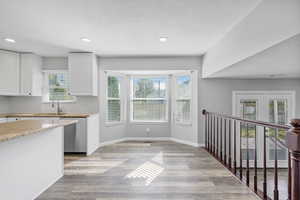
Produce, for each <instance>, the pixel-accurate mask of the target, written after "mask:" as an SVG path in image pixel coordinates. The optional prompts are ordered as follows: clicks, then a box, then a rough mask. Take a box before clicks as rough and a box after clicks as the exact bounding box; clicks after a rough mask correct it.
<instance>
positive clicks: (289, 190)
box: [288, 152, 292, 200]
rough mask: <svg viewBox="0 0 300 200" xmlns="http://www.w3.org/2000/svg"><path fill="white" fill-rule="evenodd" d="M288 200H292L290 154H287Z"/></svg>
mask: <svg viewBox="0 0 300 200" xmlns="http://www.w3.org/2000/svg"><path fill="white" fill-rule="evenodd" d="M288 170H289V171H288V200H291V199H292V163H291V153H290V152H289V153H288Z"/></svg>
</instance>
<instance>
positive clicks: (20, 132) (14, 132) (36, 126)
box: [0, 120, 77, 142]
mask: <svg viewBox="0 0 300 200" xmlns="http://www.w3.org/2000/svg"><path fill="white" fill-rule="evenodd" d="M74 123H77V120H20V121H15V122H7V123H1V124H0V142H4V141H8V140H12V139H14V138H17V137H21V136H27V135H31V134H36V133H39V132H41V131H45V130H48V129H52V128H56V127H60V126H67V125H70V124H74Z"/></svg>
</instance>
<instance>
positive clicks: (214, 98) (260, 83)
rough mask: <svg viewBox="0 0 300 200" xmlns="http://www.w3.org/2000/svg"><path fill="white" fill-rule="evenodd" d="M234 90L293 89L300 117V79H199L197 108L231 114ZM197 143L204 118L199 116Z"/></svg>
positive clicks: (297, 113) (201, 136) (299, 116)
mask: <svg viewBox="0 0 300 200" xmlns="http://www.w3.org/2000/svg"><path fill="white" fill-rule="evenodd" d="M234 90H294V91H296V116H295V117H296V118H300V79H276V80H275V79H256V80H255V79H202V78H200V79H199V109H200V110H202V109H206V110H207V111H211V112H219V113H224V114H232V91H234ZM200 119H201V121H200V124H199V126H200V127H202V128H201V129H199V130H202V131H201V132H200V133H199V134H200V137H199V143H203V141H204V124H203V123H204V118H203V116H201V117H200Z"/></svg>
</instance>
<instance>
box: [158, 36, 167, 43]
mask: <svg viewBox="0 0 300 200" xmlns="http://www.w3.org/2000/svg"><path fill="white" fill-rule="evenodd" d="M167 40H168V38H167V37H160V38H159V41H160V42H166V41H167Z"/></svg>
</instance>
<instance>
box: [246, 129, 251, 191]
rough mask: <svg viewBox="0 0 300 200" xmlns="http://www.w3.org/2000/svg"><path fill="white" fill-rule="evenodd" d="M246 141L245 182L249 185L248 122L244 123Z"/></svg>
mask: <svg viewBox="0 0 300 200" xmlns="http://www.w3.org/2000/svg"><path fill="white" fill-rule="evenodd" d="M246 135H247V138H246V142H247V171H246V183H247V186H249V180H250V179H249V178H250V171H249V124H246Z"/></svg>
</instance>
